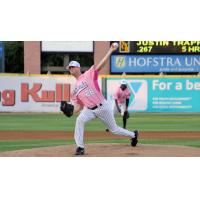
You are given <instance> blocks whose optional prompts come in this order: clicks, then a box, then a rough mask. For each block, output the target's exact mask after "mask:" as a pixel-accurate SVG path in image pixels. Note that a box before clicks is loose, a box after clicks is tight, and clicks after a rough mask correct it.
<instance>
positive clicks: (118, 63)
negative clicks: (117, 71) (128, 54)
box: [115, 56, 126, 68]
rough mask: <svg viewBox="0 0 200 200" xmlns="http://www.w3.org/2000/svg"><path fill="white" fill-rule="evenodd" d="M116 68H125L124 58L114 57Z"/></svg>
mask: <svg viewBox="0 0 200 200" xmlns="http://www.w3.org/2000/svg"><path fill="white" fill-rule="evenodd" d="M115 64H116V67H118V68H123V67H125V64H126V63H125V57H124V56H116V60H115Z"/></svg>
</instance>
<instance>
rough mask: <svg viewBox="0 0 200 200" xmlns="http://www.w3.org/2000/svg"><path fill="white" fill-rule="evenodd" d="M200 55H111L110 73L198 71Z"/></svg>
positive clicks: (199, 69)
mask: <svg viewBox="0 0 200 200" xmlns="http://www.w3.org/2000/svg"><path fill="white" fill-rule="evenodd" d="M199 71H200V55H112V56H111V73H123V72H125V73H159V72H183V73H184V72H199Z"/></svg>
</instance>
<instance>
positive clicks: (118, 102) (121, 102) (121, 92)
mask: <svg viewBox="0 0 200 200" xmlns="http://www.w3.org/2000/svg"><path fill="white" fill-rule="evenodd" d="M130 94H131V93H130V91H129V89H128V87H127V82H126V80H124V79H123V80H121V85H120V87H119V88H118V89H117V91H116V92H115V94H114V100H115V103H114V109H113V110H114V114H115V113H117V112H119V113H121V115H122V117H123V128H126V122H127V119H128V118H129V113H128V105H129V99H130Z"/></svg>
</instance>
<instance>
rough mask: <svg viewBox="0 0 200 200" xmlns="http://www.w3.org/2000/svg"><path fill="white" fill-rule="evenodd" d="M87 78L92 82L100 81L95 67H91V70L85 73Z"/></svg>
mask: <svg viewBox="0 0 200 200" xmlns="http://www.w3.org/2000/svg"><path fill="white" fill-rule="evenodd" d="M84 76H85V78H87V79H92V80H94V79H95V80H96V79H98V71H97V70H96V68H95V65H93V66H91V67H90V69H88V70H87V71H86V72H85V73H84Z"/></svg>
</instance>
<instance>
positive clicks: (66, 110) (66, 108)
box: [60, 101, 74, 117]
mask: <svg viewBox="0 0 200 200" xmlns="http://www.w3.org/2000/svg"><path fill="white" fill-rule="evenodd" d="M60 110H61V111H62V112H63V114H64V115H65V116H67V117H71V116H72V115H73V112H74V106H73V105H72V104H69V103H67V102H65V101H61V104H60Z"/></svg>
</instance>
